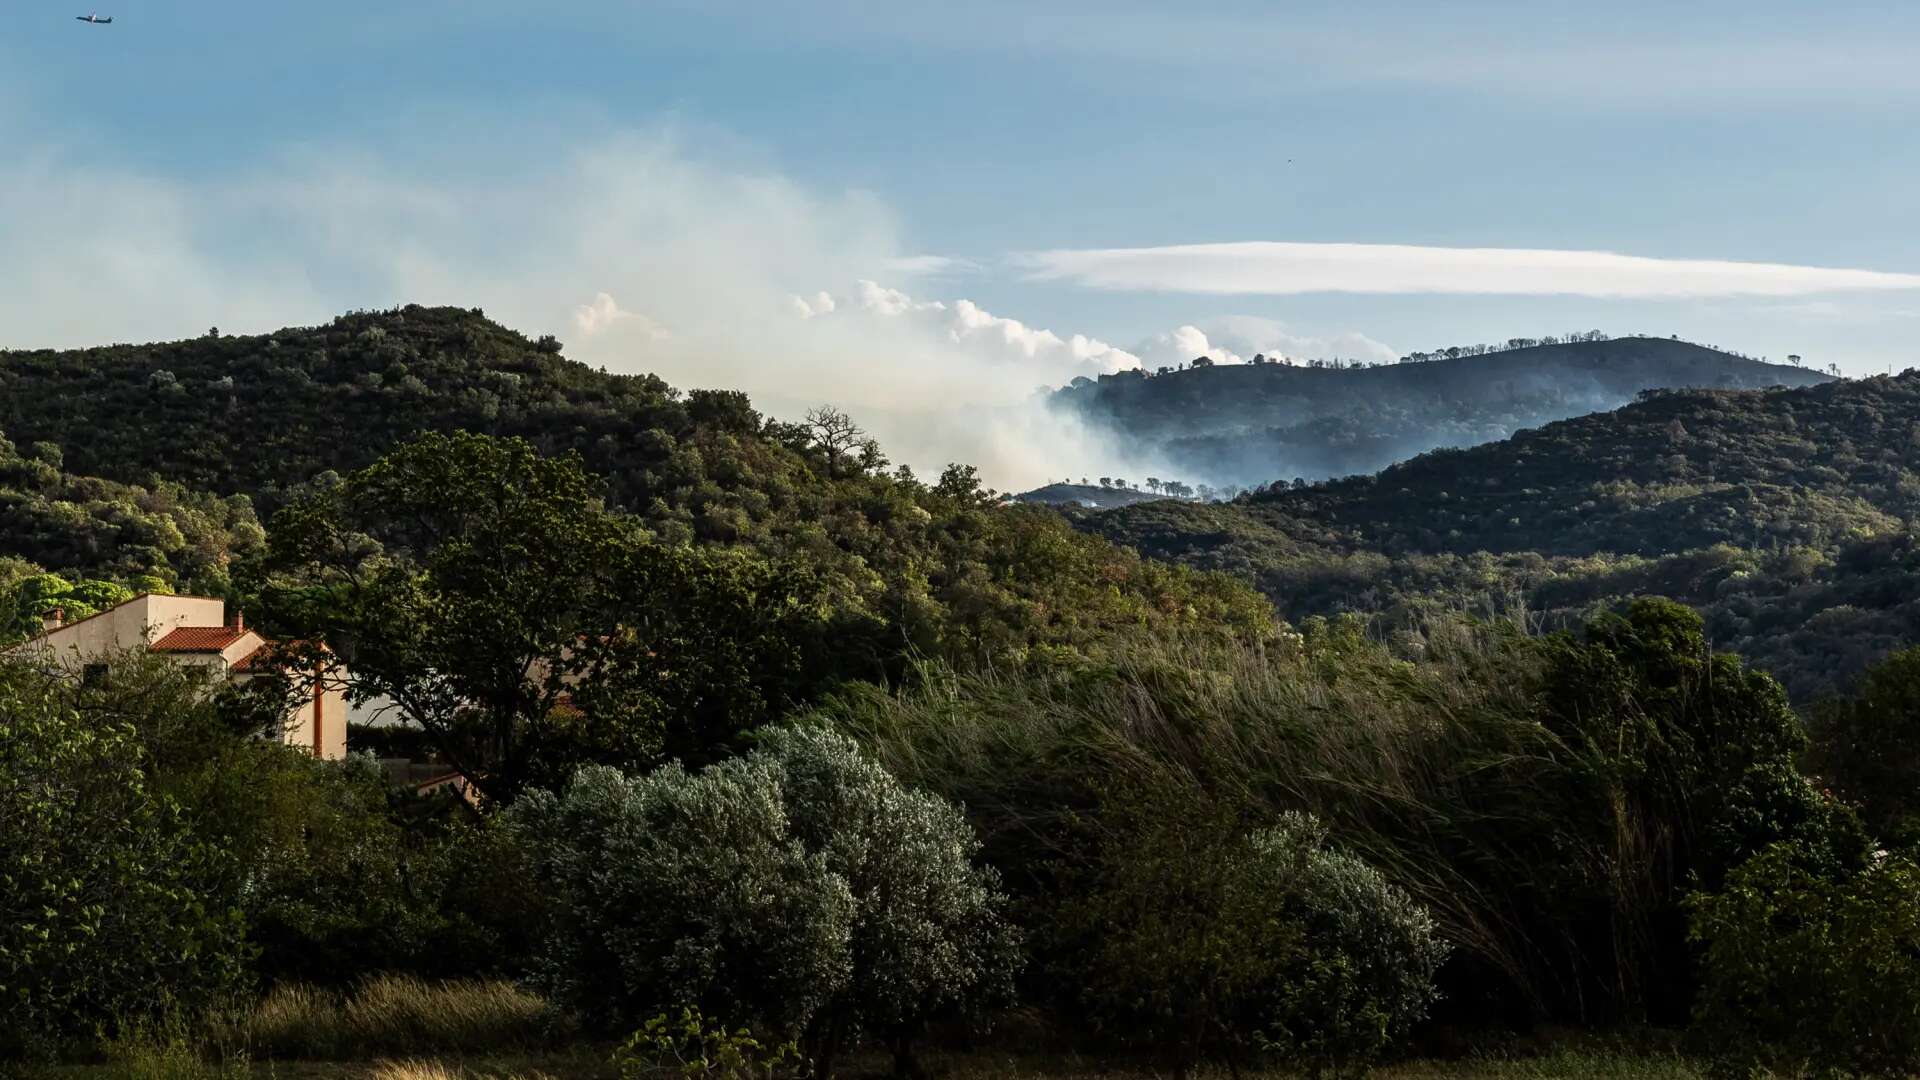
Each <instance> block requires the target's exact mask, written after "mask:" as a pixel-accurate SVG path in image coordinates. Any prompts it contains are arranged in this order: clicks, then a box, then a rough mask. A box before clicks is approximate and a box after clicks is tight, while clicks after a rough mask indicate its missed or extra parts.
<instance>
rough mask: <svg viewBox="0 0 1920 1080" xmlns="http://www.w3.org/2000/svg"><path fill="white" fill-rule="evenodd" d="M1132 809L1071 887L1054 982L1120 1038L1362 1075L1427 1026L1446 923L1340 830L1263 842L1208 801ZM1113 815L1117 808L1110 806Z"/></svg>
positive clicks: (1314, 826) (1313, 828)
mask: <svg viewBox="0 0 1920 1080" xmlns="http://www.w3.org/2000/svg"><path fill="white" fill-rule="evenodd" d="M1194 794H1195V796H1197V797H1195V798H1192V799H1188V800H1184V805H1182V806H1179V807H1176V806H1174V805H1172V804H1162V805H1160V806H1158V807H1154V808H1145V809H1133V808H1129V809H1127V810H1123V811H1121V812H1120V813H1119V814H1118V815H1117V816H1118V818H1119V820H1118V821H1113V822H1109V823H1108V824H1106V825H1105V826H1103V830H1104V831H1105V832H1106V833H1107V836H1106V838H1105V840H1104V842H1103V843H1102V844H1101V845H1100V846H1099V854H1098V856H1097V860H1096V862H1095V864H1094V865H1093V866H1092V867H1091V868H1089V870H1088V872H1086V873H1083V874H1079V875H1073V876H1071V877H1070V878H1069V884H1068V887H1067V895H1066V896H1065V897H1064V899H1063V901H1062V903H1061V905H1060V910H1059V914H1058V917H1057V922H1056V930H1057V932H1058V933H1060V934H1061V936H1062V940H1061V941H1060V942H1058V943H1057V944H1058V945H1059V946H1060V947H1061V949H1060V951H1061V954H1062V955H1061V957H1060V961H1059V963H1058V966H1057V968H1056V971H1055V975H1056V977H1057V978H1058V979H1060V981H1061V983H1062V985H1064V986H1071V987H1075V988H1077V995H1078V999H1079V1003H1080V1004H1081V1006H1082V1007H1084V1008H1085V1009H1086V1010H1087V1011H1088V1013H1089V1015H1090V1017H1091V1018H1092V1019H1093V1020H1094V1021H1095V1022H1096V1023H1097V1024H1098V1025H1100V1026H1101V1027H1102V1028H1103V1029H1104V1030H1105V1031H1106V1032H1107V1033H1108V1034H1109V1035H1110V1036H1113V1037H1117V1038H1119V1039H1121V1040H1122V1041H1126V1042H1135V1043H1138V1044H1140V1045H1142V1046H1144V1047H1147V1048H1149V1049H1153V1050H1158V1051H1161V1052H1170V1053H1171V1054H1173V1055H1174V1057H1175V1059H1176V1063H1177V1065H1178V1066H1179V1067H1181V1068H1183V1069H1184V1068H1187V1067H1190V1066H1191V1065H1192V1064H1193V1063H1194V1062H1195V1061H1196V1060H1197V1059H1199V1058H1201V1057H1205V1056H1212V1055H1219V1056H1225V1057H1227V1058H1228V1059H1229V1060H1238V1059H1239V1058H1242V1057H1248V1056H1252V1055H1265V1056H1270V1057H1276V1058H1279V1059H1281V1060H1283V1061H1287V1062H1290V1063H1295V1064H1300V1065H1304V1066H1306V1067H1308V1068H1310V1069H1312V1070H1314V1071H1319V1070H1321V1069H1323V1068H1336V1069H1340V1068H1353V1067H1356V1066H1361V1065H1364V1064H1365V1063H1367V1062H1369V1061H1371V1060H1373V1059H1375V1058H1377V1057H1379V1056H1381V1055H1382V1054H1384V1053H1386V1052H1387V1051H1389V1050H1391V1049H1392V1048H1393V1047H1394V1046H1395V1045H1396V1044H1398V1043H1399V1042H1400V1040H1402V1039H1403V1038H1404V1037H1405V1036H1406V1034H1407V1031H1408V1029H1409V1028H1410V1027H1411V1026H1412V1025H1413V1024H1414V1023H1416V1022H1418V1021H1419V1020H1420V1019H1421V1018H1422V1017H1424V1016H1425V1015H1426V1010H1427V1007H1428V1005H1430V1004H1431V1003H1432V1001H1433V999H1434V997H1435V990H1434V981H1433V980H1434V974H1435V972H1436V971H1437V970H1438V969H1439V967H1440V964H1441V961H1442V960H1443V959H1444V958H1445V956H1446V953H1447V946H1446V945H1445V944H1443V943H1442V942H1441V940H1440V938H1439V936H1438V934H1437V932H1436V928H1435V924H1434V921H1433V919H1432V917H1431V916H1429V915H1428V914H1427V912H1426V911H1425V910H1424V909H1423V908H1421V907H1420V905H1419V904H1417V903H1415V902H1414V901H1413V899H1412V898H1411V897H1409V896H1408V895H1407V894H1406V893H1405V892H1404V891H1402V890H1401V889H1398V888H1396V887H1394V886H1392V885H1390V884H1388V883H1387V881H1386V880H1385V878H1383V877H1382V876H1381V875H1380V873H1379V872H1378V871H1376V870H1374V869H1373V868H1371V867H1369V866H1367V865H1366V864H1365V863H1364V862H1362V861H1360V860H1359V859H1356V858H1354V857H1353V856H1351V855H1349V854H1346V853H1343V852H1339V851H1334V850H1331V849H1329V848H1328V847H1327V846H1326V840H1327V832H1326V829H1325V828H1324V827H1323V826H1322V825H1321V824H1320V823H1319V822H1318V821H1315V820H1314V819H1313V818H1312V817H1310V816H1307V815H1304V814H1298V813H1288V814H1283V815H1281V816H1280V818H1279V820H1278V821H1277V822H1276V823H1274V824H1273V825H1271V826H1269V827H1267V828H1263V829H1259V830H1257V831H1254V832H1252V833H1251V834H1243V833H1239V832H1236V831H1235V830H1234V829H1233V828H1232V823H1231V821H1230V819H1228V818H1227V817H1225V816H1223V815H1220V814H1216V813H1210V812H1209V811H1208V810H1207V809H1206V808H1205V807H1206V799H1205V797H1204V795H1201V794H1200V793H1194ZM1111 809H1113V808H1109V810H1111Z"/></svg>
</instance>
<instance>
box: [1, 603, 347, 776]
mask: <svg viewBox="0 0 1920 1080" xmlns="http://www.w3.org/2000/svg"><path fill="white" fill-rule="evenodd" d="M226 609H227V605H226V603H225V602H224V601H221V600H215V599H212V598H210V597H204V596H168V595H163V594H160V593H142V594H141V595H139V596H136V597H134V598H133V599H131V600H127V601H125V602H123V603H120V604H116V605H114V606H113V607H110V608H108V609H106V610H105V611H102V612H100V613H99V614H97V615H93V616H90V617H88V618H85V619H80V620H78V621H76V622H66V621H65V620H64V619H63V618H62V616H61V613H60V612H59V611H55V612H54V613H53V614H52V615H50V616H49V617H48V618H47V620H46V622H45V624H44V628H43V629H42V630H41V632H40V634H39V635H38V636H36V637H32V638H29V639H27V640H26V641H24V642H22V643H21V644H19V645H16V646H14V647H13V648H12V649H10V650H8V651H9V652H10V653H11V654H12V655H14V656H24V657H35V658H39V659H42V660H44V661H46V662H48V663H49V664H51V665H53V666H55V667H58V668H60V669H63V670H65V671H67V672H70V673H71V674H73V675H75V676H77V677H80V678H86V677H87V676H88V675H89V674H90V673H91V672H93V671H95V670H101V669H103V668H104V666H105V664H106V662H107V660H108V659H109V658H111V657H114V656H117V655H121V654H124V653H128V652H134V651H138V650H143V649H144V650H146V651H148V652H152V653H157V654H159V655H162V656H165V657H166V658H167V659H169V660H171V661H173V662H174V663H178V664H193V665H198V666H201V667H206V668H211V669H213V670H215V671H217V672H218V673H219V674H221V675H223V676H225V677H227V678H230V679H237V680H245V679H251V678H254V677H256V676H258V675H261V674H265V673H267V672H270V671H273V670H276V668H277V667H278V665H280V664H281V661H280V660H279V659H278V658H277V657H276V655H275V653H276V651H277V649H276V643H275V642H272V641H269V640H267V639H266V638H265V637H263V636H262V635H261V634H260V633H259V631H257V630H249V629H248V628H247V625H246V620H245V619H243V618H242V617H241V616H240V614H239V613H238V612H235V613H234V615H233V618H232V619H228V618H227V610H226ZM339 681H340V680H338V679H315V680H313V682H314V685H313V688H312V691H311V696H310V697H309V698H308V699H307V700H303V701H301V702H300V703H299V704H298V705H296V706H294V708H293V709H292V710H290V711H289V712H288V713H287V722H286V724H285V725H283V727H282V731H281V739H282V740H283V741H285V742H286V743H287V744H288V745H289V746H297V747H300V748H302V749H304V750H308V751H310V752H311V753H312V754H313V756H314V757H317V758H325V759H329V760H337V759H339V758H343V757H346V756H347V700H346V694H345V692H344V691H343V690H341V689H340V687H339V685H338V684H339Z"/></svg>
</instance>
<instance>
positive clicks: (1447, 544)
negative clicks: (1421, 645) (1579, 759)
mask: <svg viewBox="0 0 1920 1080" xmlns="http://www.w3.org/2000/svg"><path fill="white" fill-rule="evenodd" d="M1410 366H1414V367H1429V366H1432V365H1410ZM1219 370H1222V369H1216V371H1214V372H1205V373H1201V377H1203V378H1211V377H1215V376H1216V375H1217V374H1218V373H1219ZM1154 381H1160V380H1154ZM1917 428H1920V377H1915V376H1901V377H1897V378H1876V379H1866V380H1859V381H1855V382H1847V383H1836V384H1829V385H1823V386H1813V387H1806V388H1802V389H1797V390H1779V391H1757V392H1734V391H1704V390H1703V391H1685V392H1674V393H1666V394H1660V395H1657V396H1654V397H1652V398H1649V399H1647V400H1645V401H1641V402H1638V403H1636V404H1633V405H1630V406H1628V407H1626V408H1623V409H1619V410H1617V411H1614V412H1609V413H1604V414H1598V415H1593V416H1585V417H1581V418H1578V419H1574V420H1567V421H1564V422H1560V423H1554V424H1549V425H1547V426H1545V427H1543V428H1539V429H1537V430H1531V431H1522V432H1519V433H1517V434H1515V435H1514V436H1513V437H1512V438H1510V439H1508V440H1506V441H1504V442H1499V443H1494V444H1490V445H1486V446H1481V447H1477V448H1474V449H1471V450H1464V451H1436V452H1433V453H1430V454H1426V455H1424V456H1422V457H1419V458H1416V459H1414V460H1411V461H1407V462H1405V463H1403V464H1400V465H1396V466H1394V467H1392V468H1389V469H1386V470H1385V471H1383V472H1381V473H1380V474H1379V475H1377V476H1361V477H1353V478H1349V479H1346V480H1339V481H1334V482H1329V483H1324V484H1317V485H1312V486H1307V485H1301V486H1299V487H1298V488H1295V487H1292V486H1290V485H1281V484H1276V485H1273V486H1272V487H1270V488H1269V489H1267V490H1266V491H1264V492H1261V493H1259V494H1258V495H1255V496H1250V497H1248V498H1246V499H1243V500H1240V501H1239V502H1237V503H1234V504H1231V505H1204V506H1201V505H1192V504H1185V503H1178V502H1172V501H1166V500H1162V501H1158V502H1152V503H1146V504H1143V505H1140V506H1134V507H1128V508H1125V509H1120V510H1114V511H1110V512H1103V513H1093V514H1089V513H1077V514H1076V515H1075V516H1076V520H1077V521H1079V522H1080V524H1081V525H1082V527H1084V528H1087V529H1089V530H1090V531H1093V532H1096V533H1097V534H1099V535H1102V536H1105V537H1107V538H1109V539H1112V540H1114V541H1116V542H1119V543H1123V544H1128V545H1131V546H1134V547H1136V548H1138V549H1139V550H1140V551H1142V552H1143V553H1145V554H1147V555H1149V556H1153V557H1156V558H1165V559H1170V560H1174V561H1177V562H1179V563H1181V564H1183V565H1186V566H1190V567H1193V568H1195V569H1202V570H1213V571H1222V572H1227V573H1231V574H1235V575H1236V576H1239V577H1241V578H1242V579H1244V580H1247V581H1249V582H1252V583H1255V584H1257V585H1258V586H1259V587H1260V589H1261V590H1262V591H1263V592H1264V593H1266V594H1267V595H1268V596H1269V597H1271V598H1272V599H1273V600H1274V602H1275V603H1276V604H1277V605H1278V606H1279V608H1280V610H1281V613H1282V614H1283V615H1284V616H1285V617H1287V618H1289V619H1292V620H1295V621H1298V620H1302V619H1305V618H1307V617H1309V616H1312V615H1316V614H1333V613H1336V612H1341V611H1361V612H1365V613H1368V614H1369V615H1373V616H1376V617H1377V618H1378V621H1379V623H1380V625H1381V627H1382V629H1383V630H1384V631H1385V632H1393V631H1396V630H1399V629H1402V628H1405V627H1407V626H1410V625H1414V624H1417V623H1418V622H1419V621H1420V619H1421V618H1423V617H1425V615H1426V614H1427V613H1429V612H1431V611H1432V610H1436V609H1438V610H1458V609H1467V610H1473V611H1477V612H1487V611H1493V612H1498V611H1507V610H1514V609H1516V608H1524V609H1525V610H1527V611H1529V612H1532V613H1534V614H1535V615H1536V617H1538V618H1540V619H1542V620H1543V621H1544V622H1545V623H1546V624H1547V625H1549V626H1569V625H1577V624H1579V623H1580V622H1582V621H1584V619H1585V618H1586V617H1587V615H1588V614H1590V612H1591V611H1592V610H1593V609H1595V608H1597V607H1606V606H1611V605H1613V604H1616V603H1618V602H1621V601H1623V600H1625V599H1628V598H1631V597H1633V596H1636V595H1643V594H1657V595H1664V596H1668V597H1671V598H1674V599H1679V600H1683V601H1685V602H1687V603H1689V604H1690V605H1692V606H1694V607H1695V608H1697V609H1698V610H1700V611H1701V612H1702V614H1703V615H1704V616H1705V617H1706V619H1707V623H1708V627H1709V629H1710V631H1711V633H1712V635H1713V638H1714V641H1715V642H1716V644H1718V645H1720V646H1721V647H1723V648H1731V649H1734V650H1735V651H1737V652H1739V653H1740V654H1741V655H1743V656H1745V657H1746V658H1747V659H1748V660H1749V661H1751V662H1754V663H1756V664H1758V665H1759V666H1761V667H1763V668H1765V669H1766V670H1768V671H1769V672H1771V673H1772V674H1774V675H1775V676H1776V677H1778V678H1780V679H1781V681H1782V682H1783V683H1785V684H1786V685H1787V687H1788V688H1789V690H1790V691H1791V692H1792V694H1793V696H1794V698H1795V699H1796V700H1800V701H1811V700H1814V699H1817V698H1819V697H1823V696H1826V695H1829V694H1831V693H1833V692H1835V691H1836V690H1838V689H1839V688H1840V687H1841V686H1842V685H1844V684H1845V682H1846V681H1847V680H1848V679H1849V678H1850V677H1851V676H1853V675H1855V674H1857V673H1858V672H1860V671H1861V670H1863V669H1864V668H1865V667H1867V666H1868V665H1869V664H1871V663H1872V662H1874V661H1875V660H1877V659H1878V658H1879V657H1881V656H1883V655H1885V654H1886V653H1888V652H1891V651H1893V650H1894V649H1897V648H1899V647H1902V646H1904V645H1906V644H1908V643H1910V642H1911V641H1913V640H1914V639H1915V638H1916V637H1917V636H1920V588H1916V587H1915V581H1916V577H1915V575H1916V574H1920V542H1916V540H1915V537H1914V533H1913V529H1912V523H1913V522H1914V521H1915V520H1916V519H1917V518H1920V473H1916V472H1915V471H1914V469H1912V468H1911V467H1910V465H1911V448H1912V446H1913V445H1914V441H1913V440H1914V431H1915V430H1916V429H1917Z"/></svg>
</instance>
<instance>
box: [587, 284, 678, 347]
mask: <svg viewBox="0 0 1920 1080" xmlns="http://www.w3.org/2000/svg"><path fill="white" fill-rule="evenodd" d="M622 323H626V324H629V325H631V326H632V327H633V328H634V330H635V331H636V332H637V333H639V334H640V335H641V336H643V337H646V338H648V339H651V340H653V341H665V340H667V339H668V338H671V337H672V336H673V335H672V334H671V333H669V332H668V330H667V328H666V327H664V326H661V325H660V324H659V323H657V322H655V321H654V320H653V319H652V318H650V317H648V316H646V315H643V314H641V313H640V312H637V311H627V310H625V309H623V308H621V306H620V303H619V301H617V300H615V299H614V298H613V297H612V296H610V295H608V294H607V293H600V294H599V295H597V296H595V297H594V298H593V302H592V303H590V304H581V305H580V306H579V307H576V308H574V309H573V325H574V326H576V327H578V328H579V330H580V332H581V333H582V334H585V335H586V336H588V337H593V336H594V335H596V334H600V333H603V332H605V331H607V330H611V329H613V328H614V327H615V326H616V325H619V324H622Z"/></svg>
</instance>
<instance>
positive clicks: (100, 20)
mask: <svg viewBox="0 0 1920 1080" xmlns="http://www.w3.org/2000/svg"><path fill="white" fill-rule="evenodd" d="M74 18H76V19H79V20H80V21H81V22H83V23H92V24H93V25H95V26H105V25H107V24H108V23H110V22H112V21H113V16H111V15H75V16H74Z"/></svg>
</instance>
